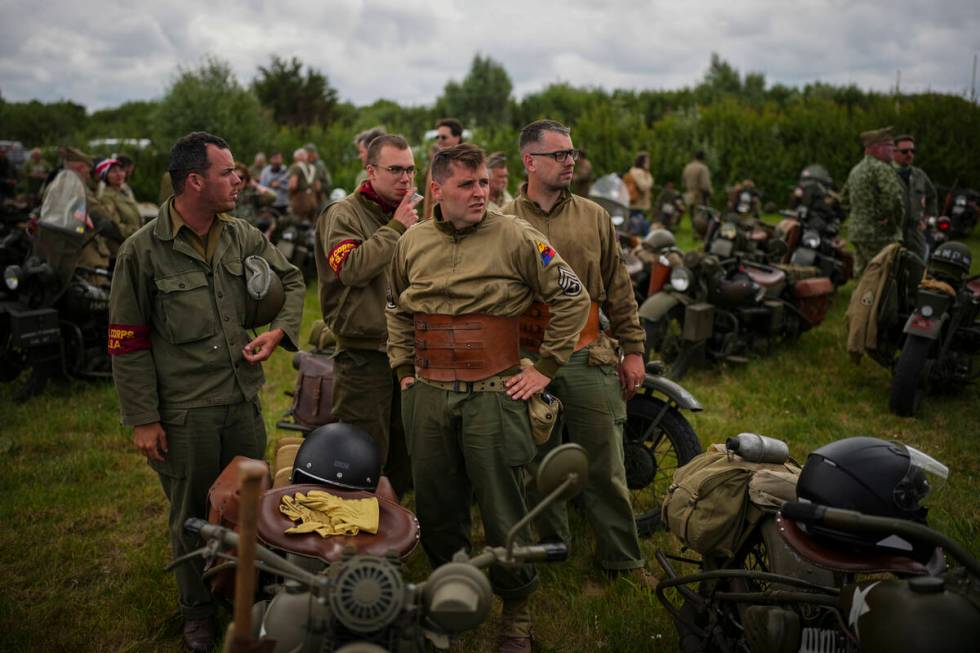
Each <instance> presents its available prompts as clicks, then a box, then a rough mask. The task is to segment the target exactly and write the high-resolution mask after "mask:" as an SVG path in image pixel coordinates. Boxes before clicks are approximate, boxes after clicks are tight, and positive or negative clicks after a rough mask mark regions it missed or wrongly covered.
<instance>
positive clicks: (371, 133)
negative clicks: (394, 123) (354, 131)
mask: <svg viewBox="0 0 980 653" xmlns="http://www.w3.org/2000/svg"><path fill="white" fill-rule="evenodd" d="M386 133H387V132H386V131H385V128H384V127H372V128H371V129H365V130H364V131H362V132H361V133H360V134H358V135H357V136H355V137H354V145H357V144H358V143H364V147H368V146H369V145H371V141H373V140H374V139H376V138H377V137H378V136H384V135H385V134H386Z"/></svg>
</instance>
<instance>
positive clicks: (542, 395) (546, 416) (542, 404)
mask: <svg viewBox="0 0 980 653" xmlns="http://www.w3.org/2000/svg"><path fill="white" fill-rule="evenodd" d="M559 414H561V400H560V399H558V397H556V396H555V395H553V394H551V393H549V392H539V393H537V394H536V395H534V396H533V397H531V398H530V399H528V400H527V415H528V417H529V418H531V436H532V437H533V438H534V443H535V444H539V445H540V444H544V443H545V442H547V441H548V440H549V439H550V438H551V432H552V431H553V430H554V429H555V424H556V423H557V422H558V415H559Z"/></svg>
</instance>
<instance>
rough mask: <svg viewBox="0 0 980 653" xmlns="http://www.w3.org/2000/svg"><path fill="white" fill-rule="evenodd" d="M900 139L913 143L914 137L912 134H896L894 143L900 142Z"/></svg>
mask: <svg viewBox="0 0 980 653" xmlns="http://www.w3.org/2000/svg"><path fill="white" fill-rule="evenodd" d="M902 141H908V142H910V143H915V137H914V136H912V134H902V135H901V136H896V137H895V144H896V145H897V144H898V143H900V142H902Z"/></svg>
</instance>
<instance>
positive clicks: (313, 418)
mask: <svg viewBox="0 0 980 653" xmlns="http://www.w3.org/2000/svg"><path fill="white" fill-rule="evenodd" d="M296 360H297V361H298V365H297V368H298V369H299V375H298V377H297V378H296V390H295V392H294V393H293V406H292V408H291V409H290V414H292V416H293V418H294V419H295V420H296V422H298V423H299V424H302V425H303V426H307V427H310V428H315V427H317V426H323V425H324V424H329V423H331V422H336V421H337V418H335V417H334V416H333V413H332V412H331V403H332V399H333V359H332V358H330V357H329V356H325V355H323V354H315V353H310V352H305V351H302V352H299V353H298V354H296Z"/></svg>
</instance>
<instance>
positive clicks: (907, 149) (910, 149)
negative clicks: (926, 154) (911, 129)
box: [898, 147, 915, 154]
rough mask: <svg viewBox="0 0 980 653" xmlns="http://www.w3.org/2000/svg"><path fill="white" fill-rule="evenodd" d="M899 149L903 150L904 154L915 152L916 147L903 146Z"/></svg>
mask: <svg viewBox="0 0 980 653" xmlns="http://www.w3.org/2000/svg"><path fill="white" fill-rule="evenodd" d="M898 151H899V152H901V153H902V154H915V148H914V147H902V148H899V150H898Z"/></svg>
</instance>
